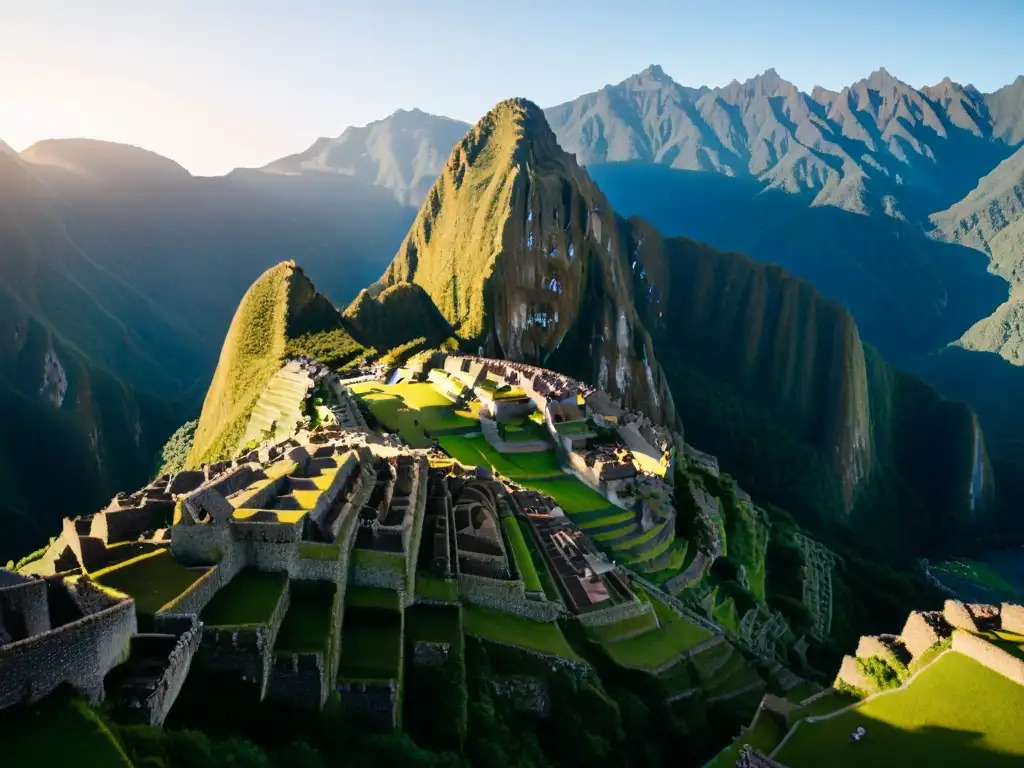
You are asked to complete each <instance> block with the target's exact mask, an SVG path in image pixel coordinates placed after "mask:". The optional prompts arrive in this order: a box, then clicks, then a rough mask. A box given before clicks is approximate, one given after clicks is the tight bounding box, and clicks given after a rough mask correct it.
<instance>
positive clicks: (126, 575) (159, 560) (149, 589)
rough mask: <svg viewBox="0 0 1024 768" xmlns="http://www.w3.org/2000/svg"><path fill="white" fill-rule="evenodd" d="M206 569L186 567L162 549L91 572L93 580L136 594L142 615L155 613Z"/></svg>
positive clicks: (138, 610)
mask: <svg viewBox="0 0 1024 768" xmlns="http://www.w3.org/2000/svg"><path fill="white" fill-rule="evenodd" d="M207 570H209V569H208V568H186V567H185V566H183V565H181V564H180V563H179V562H177V561H176V560H175V559H174V558H173V557H172V556H171V551H170V550H169V549H161V550H158V551H156V552H151V553H149V554H145V555H140V556H139V557H135V558H132V559H131V560H126V561H125V562H123V563H120V564H118V565H114V566H111V567H110V568H105V569H103V570H101V571H96V572H95V573H93V574H91V576H92V578H93V580H94V581H97V582H99V583H100V584H103V585H104V586H107V587H112V588H114V589H116V590H118V591H120V592H124V593H125V594H126V595H130V596H131V597H133V598H134V599H135V611H136V613H138V614H139V615H140V616H152V615H153V614H155V613H156V612H157V611H159V610H160V609H161V608H162V607H163V606H165V605H166V604H167V603H169V602H171V601H172V600H175V599H177V598H178V597H179V596H180V595H181V594H182V593H183V592H184V591H185V590H186V589H188V588H189V587H191V586H192V584H193V583H195V581H196V580H197V579H199V577H200V576H202V575H203V574H204V573H206V572H207Z"/></svg>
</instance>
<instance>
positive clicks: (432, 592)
mask: <svg viewBox="0 0 1024 768" xmlns="http://www.w3.org/2000/svg"><path fill="white" fill-rule="evenodd" d="M416 597H420V598H424V599H426V600H441V601H444V602H446V603H454V602H455V601H456V600H458V599H459V584H458V582H456V581H455V580H454V579H452V580H448V579H439V578H437V577H436V576H432V575H431V574H430V573H428V572H426V571H419V572H417V573H416Z"/></svg>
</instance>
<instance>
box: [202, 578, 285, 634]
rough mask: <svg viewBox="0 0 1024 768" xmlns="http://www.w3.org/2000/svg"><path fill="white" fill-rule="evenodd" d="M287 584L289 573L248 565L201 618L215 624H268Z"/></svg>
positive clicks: (214, 600) (205, 609) (213, 625)
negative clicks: (261, 569)
mask: <svg viewBox="0 0 1024 768" xmlns="http://www.w3.org/2000/svg"><path fill="white" fill-rule="evenodd" d="M287 584H288V574H286V573H281V572H269V571H257V570H256V569H254V568H246V569H245V570H243V571H240V572H239V573H238V575H237V576H235V578H233V579H232V580H231V581H230V582H228V584H227V586H225V587H222V588H221V590H220V591H219V592H218V593H217V594H216V595H214V596H213V600H211V601H210V602H209V603H208V604H207V605H206V608H204V609H203V612H202V615H201V618H202V619H203V621H204V622H205V623H206V624H207V625H209V626H211V627H217V626H222V627H231V626H238V625H243V624H248V625H254V624H266V623H267V622H268V621H270V617H271V615H272V614H273V613H274V609H275V608H276V607H277V603H278V601H279V600H280V599H281V593H282V592H283V591H284V590H285V588H286V587H287Z"/></svg>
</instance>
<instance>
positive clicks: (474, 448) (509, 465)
mask: <svg viewBox="0 0 1024 768" xmlns="http://www.w3.org/2000/svg"><path fill="white" fill-rule="evenodd" d="M439 441H440V443H441V447H442V448H444V449H445V451H447V452H448V454H449V455H451V456H452V458H454V459H455V460H456V461H459V462H461V463H463V464H468V465H470V466H477V465H481V466H485V467H491V468H492V469H493V470H494V471H495V472H497V473H498V474H500V475H504V476H505V477H507V478H510V479H512V480H517V481H520V482H523V481H524V480H527V479H539V478H554V477H558V478H561V477H564V473H563V472H562V470H561V468H560V467H559V466H558V459H557V457H556V456H555V452H554V451H550V450H549V451H537V452H536V453H498V452H497V451H496V450H494V448H493V447H491V444H490V443H488V442H487V440H486V439H484V437H483V435H476V436H473V437H467V436H463V435H445V436H442V437H440V438H439ZM526 484H527V483H525V482H524V485H526ZM605 504H606V505H607V502H605Z"/></svg>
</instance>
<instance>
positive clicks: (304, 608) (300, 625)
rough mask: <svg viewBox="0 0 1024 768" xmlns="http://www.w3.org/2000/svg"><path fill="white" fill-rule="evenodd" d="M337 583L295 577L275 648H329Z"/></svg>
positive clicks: (300, 650)
mask: <svg viewBox="0 0 1024 768" xmlns="http://www.w3.org/2000/svg"><path fill="white" fill-rule="evenodd" d="M336 592H337V587H336V586H335V585H334V584H333V583H331V582H325V581H312V582H303V581H293V582H292V583H291V603H290V604H289V606H288V613H286V614H285V617H284V622H283V623H282V624H281V631H280V632H279V633H278V635H277V642H276V643H275V644H274V650H275V651H283V652H285V653H309V652H316V651H326V650H327V648H328V646H329V643H330V639H331V604H332V603H333V601H334V595H335V593H336Z"/></svg>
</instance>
